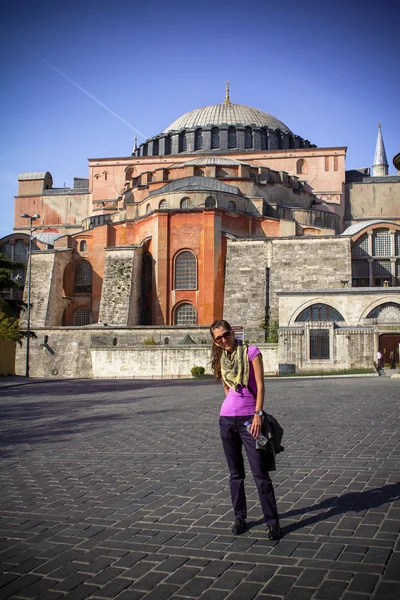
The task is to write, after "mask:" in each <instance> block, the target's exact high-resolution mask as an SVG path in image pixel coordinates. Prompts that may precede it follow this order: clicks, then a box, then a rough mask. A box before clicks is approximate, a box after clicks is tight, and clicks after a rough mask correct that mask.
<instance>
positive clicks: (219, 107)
mask: <svg viewBox="0 0 400 600" xmlns="http://www.w3.org/2000/svg"><path fill="white" fill-rule="evenodd" d="M207 125H211V126H217V127H218V126H220V125H244V126H246V125H253V126H256V127H269V128H270V129H280V130H281V131H283V132H286V133H292V131H291V130H290V129H289V127H287V125H285V123H282V121H280V120H279V119H277V118H276V117H274V116H272V115H270V114H268V113H266V112H264V111H263V110H259V109H258V108H253V107H251V106H245V105H244V104H231V103H230V102H229V103H223V104H214V105H212V106H205V107H204V108H196V109H195V110H191V111H190V112H187V113H185V114H184V115H182V116H181V117H179V118H178V119H176V120H175V121H174V122H173V123H171V125H169V126H168V127H167V128H166V129H164V133H167V132H169V131H180V130H183V129H193V128H196V127H206V126H207Z"/></svg>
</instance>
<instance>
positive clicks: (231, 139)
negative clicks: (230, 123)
mask: <svg viewBox="0 0 400 600" xmlns="http://www.w3.org/2000/svg"><path fill="white" fill-rule="evenodd" d="M228 148H236V129H235V128H234V127H229V129H228Z"/></svg>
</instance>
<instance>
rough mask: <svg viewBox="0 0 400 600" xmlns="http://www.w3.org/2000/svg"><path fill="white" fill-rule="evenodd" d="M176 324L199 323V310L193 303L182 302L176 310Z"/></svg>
mask: <svg viewBox="0 0 400 600" xmlns="http://www.w3.org/2000/svg"><path fill="white" fill-rule="evenodd" d="M175 325H197V310H196V309H195V307H194V306H193V304H189V303H184V304H180V305H179V306H178V308H177V309H176V311H175Z"/></svg>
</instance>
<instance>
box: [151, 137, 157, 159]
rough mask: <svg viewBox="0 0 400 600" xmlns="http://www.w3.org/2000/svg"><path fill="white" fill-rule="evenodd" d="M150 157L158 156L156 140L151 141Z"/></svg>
mask: <svg viewBox="0 0 400 600" xmlns="http://www.w3.org/2000/svg"><path fill="white" fill-rule="evenodd" d="M152 156H158V140H154V141H153V152H152Z"/></svg>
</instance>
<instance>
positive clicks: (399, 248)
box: [395, 231, 400, 256]
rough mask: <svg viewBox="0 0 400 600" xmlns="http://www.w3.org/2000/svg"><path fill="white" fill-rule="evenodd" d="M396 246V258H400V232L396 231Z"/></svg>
mask: <svg viewBox="0 0 400 600" xmlns="http://www.w3.org/2000/svg"><path fill="white" fill-rule="evenodd" d="M395 240H396V241H395V245H396V250H395V252H396V256H400V231H396V233H395Z"/></svg>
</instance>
